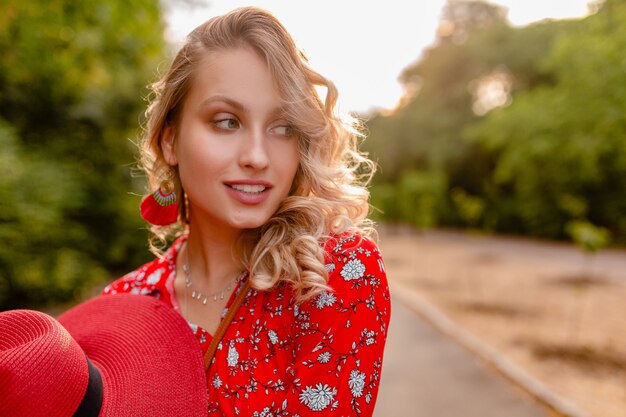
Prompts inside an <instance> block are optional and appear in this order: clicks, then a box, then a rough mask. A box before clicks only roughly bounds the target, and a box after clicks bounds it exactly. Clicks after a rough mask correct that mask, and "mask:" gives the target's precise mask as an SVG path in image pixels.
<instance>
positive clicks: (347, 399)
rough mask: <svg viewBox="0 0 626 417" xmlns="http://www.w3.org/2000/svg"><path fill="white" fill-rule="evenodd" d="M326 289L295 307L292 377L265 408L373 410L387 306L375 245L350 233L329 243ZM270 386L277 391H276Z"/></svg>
mask: <svg viewBox="0 0 626 417" xmlns="http://www.w3.org/2000/svg"><path fill="white" fill-rule="evenodd" d="M327 253H328V254H329V256H328V259H327V264H326V268H327V269H328V271H329V272H330V278H329V286H330V287H331V288H332V289H333V291H331V292H324V293H322V294H321V295H320V296H318V297H316V298H315V299H313V300H312V301H310V302H307V303H304V304H302V305H301V306H299V307H296V309H295V312H294V314H295V321H294V326H295V327H296V328H295V329H294V333H295V349H294V350H295V361H294V365H293V366H291V367H289V368H288V369H287V375H288V376H289V379H290V381H289V382H290V383H289V384H287V387H285V388H286V389H285V391H283V392H282V393H281V394H283V395H284V396H286V397H285V398H282V397H273V396H272V395H271V393H270V395H269V397H268V398H267V401H270V402H268V403H267V405H268V410H269V409H272V410H273V411H275V412H276V415H290V416H301V417H304V416H322V415H323V416H359V417H364V416H371V415H372V413H373V411H374V404H375V402H376V396H377V393H378V387H379V381H380V375H381V369H382V362H383V350H384V347H385V341H386V337H387V329H388V325H389V318H390V313H391V304H390V296H389V288H388V285H387V278H386V274H385V268H384V265H383V261H382V258H381V255H380V252H379V250H378V248H377V247H376V245H375V244H374V243H373V242H372V241H371V240H369V239H366V238H362V237H359V236H354V235H350V236H347V237H343V238H338V239H335V240H334V241H333V242H332V245H331V247H329V248H328V249H327ZM275 394H277V393H276V392H275Z"/></svg>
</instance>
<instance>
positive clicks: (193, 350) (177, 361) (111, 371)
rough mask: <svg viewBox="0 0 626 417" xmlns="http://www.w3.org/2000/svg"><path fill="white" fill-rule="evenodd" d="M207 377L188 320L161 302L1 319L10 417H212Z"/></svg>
mask: <svg viewBox="0 0 626 417" xmlns="http://www.w3.org/2000/svg"><path fill="white" fill-rule="evenodd" d="M204 372H205V371H204V365H203V360H202V351H201V349H200V345H199V343H198V341H197V340H196V338H195V336H194V335H193V333H192V331H191V329H190V328H189V325H188V324H187V322H186V321H185V319H183V318H182V317H181V316H180V315H179V314H178V313H176V312H175V311H174V310H172V309H171V308H170V307H168V306H166V305H165V304H163V303H162V302H161V301H159V300H157V299H155V298H153V297H146V296H138V295H130V294H117V295H107V296H101V297H96V298H93V299H91V300H89V301H87V302H85V303H83V304H80V305H78V306H76V307H74V308H72V309H70V310H69V311H67V312H66V313H64V314H63V315H61V316H60V317H59V319H58V321H57V320H55V319H54V318H52V317H50V316H48V315H47V314H44V313H41V312H38V311H32V310H12V311H6V312H4V313H0V416H3V417H18V416H19V417H27V416H28V417H36V416H46V417H57V416H58V417H65V416H68V417H72V416H93V417H97V416H101V417H108V416H157V417H158V416H164V417H165V416H167V417H169V416H185V417H187V416H206V413H207V385H206V377H205V373H204Z"/></svg>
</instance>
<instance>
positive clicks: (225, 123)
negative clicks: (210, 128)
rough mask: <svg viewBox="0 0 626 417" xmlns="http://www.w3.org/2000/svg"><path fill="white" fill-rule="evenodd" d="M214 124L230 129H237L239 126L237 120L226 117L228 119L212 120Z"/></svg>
mask: <svg viewBox="0 0 626 417" xmlns="http://www.w3.org/2000/svg"><path fill="white" fill-rule="evenodd" d="M213 124H215V126H217V127H218V128H220V129H224V130H232V129H237V128H238V127H239V120H237V119H233V118H228V119H219V120H215V121H214V122H213Z"/></svg>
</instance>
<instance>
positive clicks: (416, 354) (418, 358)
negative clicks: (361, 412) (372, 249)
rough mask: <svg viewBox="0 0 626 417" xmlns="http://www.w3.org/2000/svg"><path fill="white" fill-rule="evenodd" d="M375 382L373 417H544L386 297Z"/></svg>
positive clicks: (518, 393)
mask: <svg viewBox="0 0 626 417" xmlns="http://www.w3.org/2000/svg"><path fill="white" fill-rule="evenodd" d="M392 293H393V291H392ZM381 378H382V379H381V388H380V392H379V394H378V401H377V403H376V410H375V413H374V416H375V417H457V416H458V417H547V416H548V415H549V413H548V412H547V411H546V410H545V409H544V408H543V407H541V406H539V405H537V404H536V403H534V402H533V401H532V400H530V399H529V398H528V397H526V395H525V394H524V393H522V392H521V391H519V390H518V389H516V388H514V387H513V386H512V385H511V384H510V383H509V382H507V381H506V380H505V379H503V378H502V377H500V376H499V375H496V374H494V373H492V372H491V371H489V370H488V369H486V368H485V366H484V365H483V364H482V363H480V362H478V360H477V359H475V358H474V356H472V355H471V354H469V353H468V352H467V351H465V350H463V349H462V348H461V347H459V346H458V345H456V344H455V343H454V342H452V341H451V340H449V339H447V338H446V337H444V336H442V335H441V334H439V333H437V332H436V331H435V330H433V329H432V328H431V327H430V326H429V325H428V324H426V323H423V322H422V321H421V320H420V318H419V317H418V316H417V315H416V314H414V313H413V312H412V311H411V310H410V309H409V308H408V307H407V306H406V305H404V304H403V303H402V302H400V300H398V299H397V298H392V313H391V324H390V328H389V336H388V339H387V347H386V350H385V358H384V362H383V373H382V377H381Z"/></svg>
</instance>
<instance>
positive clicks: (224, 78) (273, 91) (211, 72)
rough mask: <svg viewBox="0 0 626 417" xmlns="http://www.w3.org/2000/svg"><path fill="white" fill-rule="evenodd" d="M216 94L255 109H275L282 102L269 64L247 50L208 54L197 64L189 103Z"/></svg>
mask: <svg viewBox="0 0 626 417" xmlns="http://www.w3.org/2000/svg"><path fill="white" fill-rule="evenodd" d="M215 95H221V96H225V97H228V98H230V99H231V100H234V101H237V102H239V103H241V104H243V105H244V106H245V107H251V108H264V107H272V108H273V107H278V106H280V105H281V103H282V99H281V95H280V92H279V89H278V88H277V84H276V81H275V80H274V78H273V76H272V73H271V71H270V69H269V67H268V66H267V63H266V61H265V60H264V59H263V58H262V57H261V56H260V55H259V54H258V53H256V52H255V51H253V50H252V49H249V48H244V47H240V48H234V49H230V50H218V51H212V52H208V53H206V54H205V55H204V56H203V58H202V59H201V60H200V61H199V62H198V63H197V65H196V68H195V70H194V76H193V78H192V82H191V86H190V90H189V94H188V100H187V101H188V102H189V103H191V104H193V103H200V102H202V101H204V100H206V99H208V98H210V97H212V96H215Z"/></svg>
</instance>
